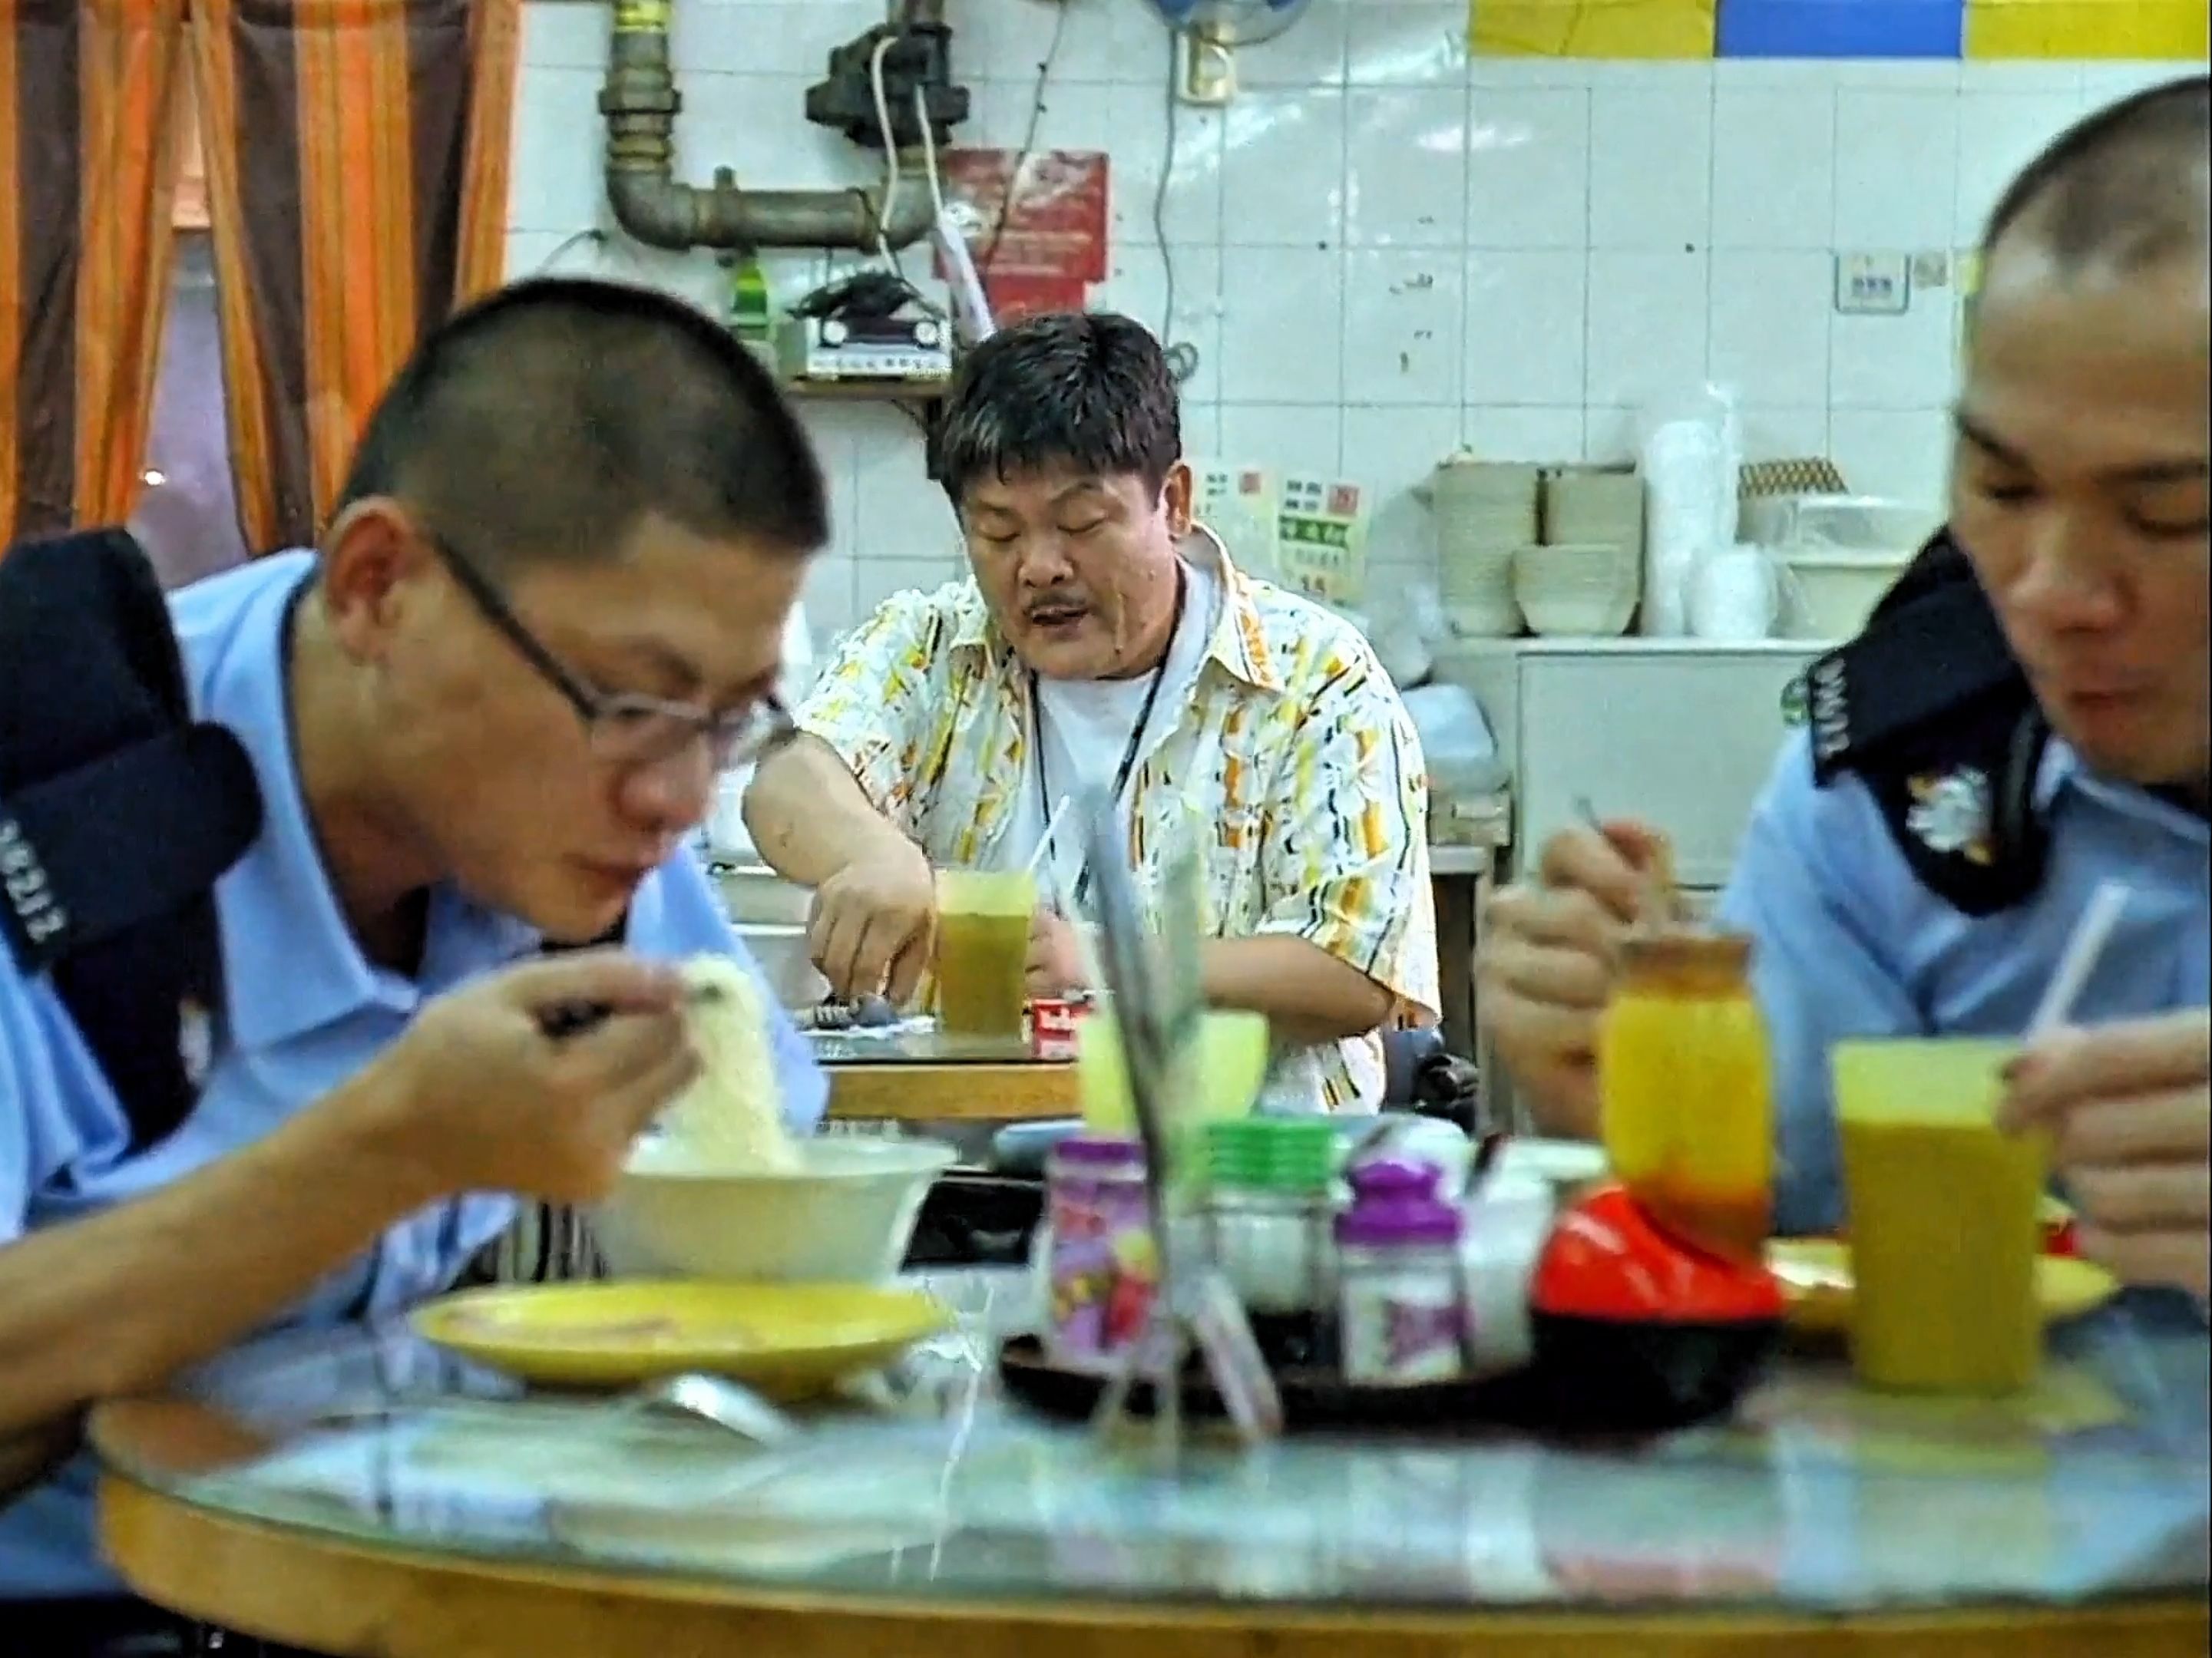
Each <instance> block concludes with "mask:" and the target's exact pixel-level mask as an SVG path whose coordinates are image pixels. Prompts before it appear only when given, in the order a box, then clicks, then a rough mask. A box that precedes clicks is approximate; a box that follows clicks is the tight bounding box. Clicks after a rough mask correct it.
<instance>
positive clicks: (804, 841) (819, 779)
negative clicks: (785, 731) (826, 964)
mask: <svg viewBox="0 0 2212 1658" xmlns="http://www.w3.org/2000/svg"><path fill="white" fill-rule="evenodd" d="M744 815H745V829H746V831H747V833H749V834H750V835H751V836H752V837H753V846H754V847H755V848H756V849H757V851H758V852H759V853H760V855H761V859H762V861H763V862H764V863H766V864H767V865H768V866H769V868H770V869H772V870H774V871H775V872H776V873H777V874H778V875H781V877H783V878H784V879H785V880H787V881H792V882H795V883H796V884H799V885H800V886H803V887H818V886H820V885H821V884H823V882H824V881H826V880H828V879H829V878H830V877H831V876H833V875H835V874H836V873H837V872H839V871H840V870H842V869H844V868H845V867H846V866H847V865H850V864H851V863H853V862H854V860H855V859H858V858H860V856H861V855H862V853H865V852H866V850H867V848H868V847H869V846H870V845H871V844H880V843H881V842H882V841H883V838H884V836H885V835H896V834H897V833H898V831H897V830H896V829H895V828H893V827H892V825H891V824H890V823H889V822H888V821H887V820H886V819H885V818H884V815H883V814H882V813H881V812H879V811H877V810H876V808H875V805H874V803H873V802H872V801H871V800H870V799H868V797H867V795H866V793H865V792H864V791H863V790H862V789H861V787H860V780H859V779H858V778H856V777H854V775H853V773H852V769H851V768H849V767H848V766H847V765H846V764H845V762H844V760H843V759H842V757H841V756H839V755H838V753H837V751H836V750H834V749H832V748H831V747H830V746H829V744H827V743H824V742H823V740H822V739H821V738H818V737H810V736H802V737H799V738H795V739H794V740H793V741H792V742H790V743H788V744H785V745H784V746H783V747H782V748H781V749H779V750H777V751H776V752H775V754H773V755H771V756H769V757H768V758H767V759H766V760H764V761H763V762H761V766H760V769H759V770H758V771H757V772H755V773H754V774H753V780H752V783H751V785H750V786H749V787H748V788H747V789H746V790H745V805H744Z"/></svg>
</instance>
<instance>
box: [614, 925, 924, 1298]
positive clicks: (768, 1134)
mask: <svg viewBox="0 0 2212 1658" xmlns="http://www.w3.org/2000/svg"><path fill="white" fill-rule="evenodd" d="M685 974H686V977H687V978H688V979H689V981H690V984H691V987H692V999H691V1022H692V1026H693V1031H694V1038H695V1041H696V1043H697V1046H698V1048H699V1052H700V1058H701V1061H702V1064H701V1068H700V1074H699V1077H698V1078H697V1080H696V1081H695V1082H694V1083H693V1084H691V1086H690V1088H689V1089H688V1090H685V1091H684V1094H683V1095H682V1096H679V1097H678V1098H677V1099H676V1100H675V1101H673V1102H671V1104H670V1106H669V1108H668V1109H667V1110H666V1111H665V1113H663V1114H662V1117H661V1121H660V1123H659V1127H657V1128H656V1130H655V1131H654V1132H653V1133H650V1134H648V1135H647V1136H645V1137H644V1138H643V1139H640V1140H639V1141H638V1143H637V1144H636V1145H635V1146H634V1147H633V1148H632V1149H631V1151H630V1157H629V1163H628V1165H627V1167H626V1168H625V1169H623V1175H622V1177H621V1179H620V1180H619V1181H617V1183H616V1187H615V1190H614V1192H613V1193H611V1195H610V1196H609V1198H608V1199H607V1200H606V1202H605V1204H604V1205H603V1206H601V1208H600V1211H599V1215H598V1217H597V1223H598V1224H597V1227H596V1230H597V1233H598V1236H599V1244H600V1248H601V1250H602V1252H603V1253H604V1254H605V1256H606V1260H607V1266H608V1270H609V1271H610V1272H611V1273H612V1274H613V1275H614V1276H615V1277H617V1278H718V1279H729V1280H739V1281H748V1282H756V1283H824V1284H826V1283H836V1284H875V1283H880V1282H882V1281H883V1280H884V1279H886V1278H890V1277H892V1276H894V1275H895V1274H896V1272H898V1270H899V1267H900V1266H901V1264H902V1261H903V1260H904V1259H905V1256H906V1249H907V1244H908V1241H909V1240H910V1239H911V1237H912V1236H913V1233H914V1225H915V1220H916V1219H917V1218H919V1216H920V1215H921V1205H922V1200H923V1199H925V1198H926V1197H927V1196H928V1194H929V1188H930V1186H931V1185H932V1183H933V1181H935V1180H936V1178H937V1176H938V1175H940V1174H942V1173H943V1172H944V1171H945V1169H948V1168H950V1167H951V1164H952V1163H953V1162H954V1161H955V1160H956V1157H957V1154H956V1153H955V1152H954V1151H953V1150H952V1148H951V1147H950V1146H946V1145H938V1144H936V1143H934V1142H933V1141H929V1140H922V1139H877V1138H870V1137H863V1136H857V1135H838V1136H834V1137H831V1138H829V1139H803V1138H799V1137H797V1136H794V1135H793V1133H791V1132H790V1130H789V1129H788V1128H787V1127H785V1125H784V1120H783V1110H782V1099H781V1092H780V1090H778V1088H777V1086H776V1078H775V1063H774V1060H773V1057H772V1048H771V1044H770V1039H769V1023H768V1022H769V1019H770V1018H771V1017H775V1014H774V1010H773V1008H772V1006H771V1005H770V1002H769V997H768V996H767V995H766V993H764V992H763V990H762V988H761V987H760V985H759V983H758V981H757V980H755V979H754V978H753V977H752V976H751V975H750V974H748V973H747V972H746V971H745V970H744V969H743V968H741V967H739V966H738V964H737V963H735V962H732V961H729V960H726V959H725V958H721V957H702V958H701V959H699V960H698V961H696V962H694V963H690V965H689V966H687V968H686V969H685Z"/></svg>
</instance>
